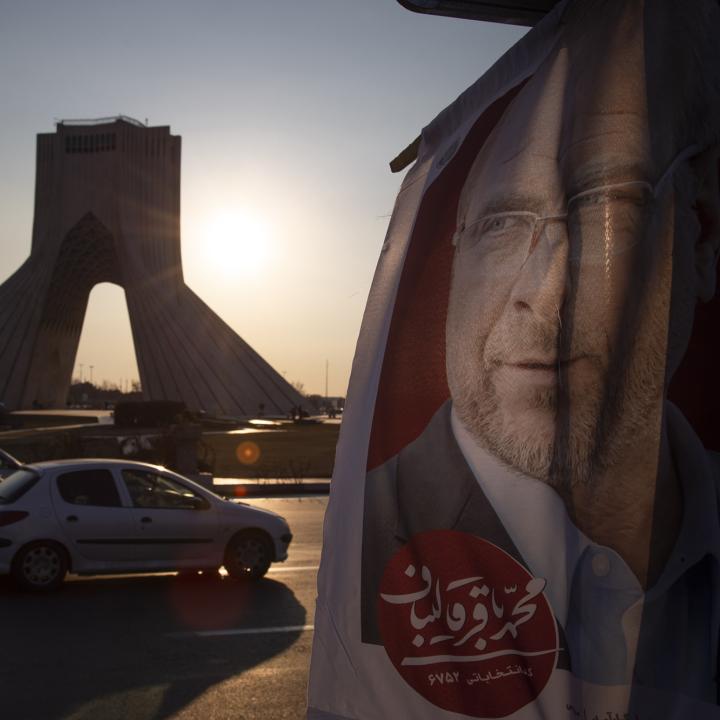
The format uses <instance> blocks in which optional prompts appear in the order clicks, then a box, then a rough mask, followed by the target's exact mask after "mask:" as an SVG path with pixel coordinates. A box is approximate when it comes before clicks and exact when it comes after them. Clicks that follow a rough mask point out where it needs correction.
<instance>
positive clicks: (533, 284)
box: [510, 221, 570, 322]
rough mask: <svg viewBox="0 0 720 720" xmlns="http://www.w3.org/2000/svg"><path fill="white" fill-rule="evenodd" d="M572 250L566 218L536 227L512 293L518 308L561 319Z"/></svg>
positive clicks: (513, 305) (546, 318)
mask: <svg viewBox="0 0 720 720" xmlns="http://www.w3.org/2000/svg"><path fill="white" fill-rule="evenodd" d="M568 252H569V249H568V237H567V229H566V227H565V223H564V222H557V221H554V222H552V221H551V222H546V223H545V224H544V225H543V226H542V227H541V228H539V229H538V230H537V231H536V236H535V238H534V240H533V246H532V247H531V248H530V251H529V253H528V256H527V257H526V258H525V262H524V263H523V265H522V267H521V268H520V271H519V273H518V276H517V278H516V280H515V284H514V285H513V289H512V293H511V295H510V304H511V306H512V309H513V310H514V311H515V312H518V313H532V314H533V315H534V316H535V318H536V319H537V320H540V321H548V320H550V321H554V322H558V320H559V317H560V311H561V309H562V307H563V303H564V302H565V298H566V297H567V294H568V290H569V283H570V272H569V264H568Z"/></svg>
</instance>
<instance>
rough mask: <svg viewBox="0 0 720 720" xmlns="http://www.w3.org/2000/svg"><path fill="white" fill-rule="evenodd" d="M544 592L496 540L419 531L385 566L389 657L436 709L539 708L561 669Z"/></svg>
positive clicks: (479, 712) (383, 607) (491, 714)
mask: <svg viewBox="0 0 720 720" xmlns="http://www.w3.org/2000/svg"><path fill="white" fill-rule="evenodd" d="M544 587H545V580H543V579H542V578H534V577H533V576H532V575H531V574H530V573H529V572H528V571H527V570H526V569H525V568H524V567H523V566H522V565H521V564H520V563H519V562H517V561H516V560H515V559H514V558H512V557H511V556H510V555H508V554H507V553H506V552H504V551H503V550H501V549H500V548H499V547H497V546H496V545H493V544H492V543H490V542H488V541H487V540H482V539H481V538H479V537H476V536H474V535H470V534H467V533H461V532H455V531H453V530H432V531H428V532H423V533H419V534H418V535H415V536H413V538H412V539H411V540H410V542H409V543H408V544H407V545H405V546H404V547H403V548H402V549H400V550H399V551H398V552H397V553H396V554H395V555H394V556H393V557H392V558H391V560H390V562H389V563H388V564H387V566H386V567H385V572H384V574H383V579H382V583H381V585H380V597H379V598H378V603H379V605H378V617H379V622H380V632H381V634H382V638H383V643H384V645H385V650H386V651H387V653H388V655H389V656H390V659H391V660H392V663H393V665H395V668H396V669H397V671H398V672H399V673H400V675H402V677H403V678H404V680H405V681H406V682H407V683H408V684H409V685H411V686H412V687H413V688H414V689H415V690H416V691H417V692H419V693H420V694H421V695H422V696H423V697H424V698H426V699H427V700H429V701H430V702H431V703H433V704H434V705H437V706H438V707H441V708H443V709H445V710H451V711H453V712H458V713H464V714H465V715H471V716H473V717H480V718H499V717H505V716H506V715H510V714H511V713H513V712H515V711H517V710H519V709H520V708H522V707H524V706H525V705H527V704H528V703H531V702H532V701H533V700H534V699H535V698H536V697H537V696H538V695H539V694H540V692H541V691H542V689H543V688H544V687H545V685H546V684H547V681H548V680H549V678H550V675H551V674H552V671H553V668H554V667H555V663H556V657H557V651H558V634H557V627H556V625H555V618H554V616H553V613H552V610H551V609H550V605H549V604H548V601H547V599H546V598H545V596H544V595H543V589H544Z"/></svg>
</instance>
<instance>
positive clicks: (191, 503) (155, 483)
mask: <svg viewBox="0 0 720 720" xmlns="http://www.w3.org/2000/svg"><path fill="white" fill-rule="evenodd" d="M122 476H123V480H124V481H125V485H126V486H127V489H128V493H130V498H131V499H132V503H133V505H134V506H135V507H139V508H161V509H174V510H205V509H206V508H208V507H209V506H210V504H209V503H208V501H207V500H205V498H203V497H200V495H197V494H196V493H194V492H193V491H192V490H191V489H190V488H188V487H186V486H185V485H183V484H182V483H179V482H176V481H175V480H173V479H172V478H169V477H166V476H164V475H159V474H158V473H153V472H148V471H145V470H130V469H126V470H123V471H122Z"/></svg>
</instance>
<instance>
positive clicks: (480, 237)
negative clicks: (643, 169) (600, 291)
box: [453, 145, 699, 274]
mask: <svg viewBox="0 0 720 720" xmlns="http://www.w3.org/2000/svg"><path fill="white" fill-rule="evenodd" d="M698 151H699V147H697V146H695V145H693V146H691V147H688V148H686V149H685V150H683V151H682V152H681V153H680V154H679V155H678V156H677V157H676V158H675V159H674V160H673V162H672V163H671V164H670V166H669V167H668V168H667V170H666V171H665V172H664V173H663V175H662V176H661V178H660V180H659V181H658V182H657V183H656V184H655V185H651V184H650V183H648V182H644V181H640V180H637V181H629V182H623V183H616V184H613V185H603V186H600V187H596V188H592V189H590V190H585V191H584V192H581V193H578V194H577V195H574V196H573V197H571V198H570V199H569V200H568V201H567V206H566V207H567V210H566V212H565V213H562V214H558V215H540V214H538V213H534V212H528V211H519V212H500V213H493V214H490V215H484V216H482V217H480V218H478V219H477V220H474V221H472V222H470V223H467V224H463V225H461V226H460V227H459V228H458V230H457V232H456V233H455V236H454V238H453V242H454V244H455V245H456V247H457V251H458V253H459V254H460V255H461V256H463V259H464V260H466V261H467V262H470V263H473V264H476V265H477V267H478V269H480V270H487V271H489V272H491V273H500V274H507V273H509V272H515V271H517V270H519V269H520V267H522V265H523V264H524V263H525V261H526V259H527V258H528V257H529V256H530V255H531V254H532V252H533V251H534V250H535V248H536V247H537V245H538V244H539V242H540V241H541V240H545V241H546V242H548V243H549V244H550V247H554V246H556V245H557V244H559V243H561V242H563V240H565V238H567V244H568V261H569V262H570V263H572V264H575V265H582V266H583V267H586V266H593V265H603V266H604V265H607V264H608V262H609V261H610V259H611V258H612V257H613V256H615V255H619V254H621V253H623V252H626V251H627V250H629V249H630V248H632V247H633V246H635V245H637V244H638V243H639V242H640V240H641V238H642V237H643V233H644V230H645V228H646V226H647V223H648V221H649V218H650V216H651V214H652V211H653V209H654V207H655V205H656V201H657V197H658V195H659V192H660V190H661V188H662V186H663V184H664V182H665V181H666V179H667V178H669V177H671V176H672V174H673V173H674V171H675V169H676V168H677V167H678V165H679V164H680V163H681V162H683V161H684V160H686V159H688V158H689V157H691V156H692V155H694V154H696V153H697V152H698Z"/></svg>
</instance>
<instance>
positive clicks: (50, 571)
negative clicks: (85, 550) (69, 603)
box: [12, 540, 68, 591]
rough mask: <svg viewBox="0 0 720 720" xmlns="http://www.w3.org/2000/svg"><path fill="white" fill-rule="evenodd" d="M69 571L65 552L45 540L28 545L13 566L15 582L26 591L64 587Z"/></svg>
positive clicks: (18, 555) (16, 557)
mask: <svg viewBox="0 0 720 720" xmlns="http://www.w3.org/2000/svg"><path fill="white" fill-rule="evenodd" d="M67 570H68V561H67V555H66V554H65V550H64V549H63V548H62V547H61V546H60V545H58V544H57V543H54V542H50V541H45V540H40V541H38V542H34V543H30V544H29V545H26V546H25V547H24V548H22V549H21V550H20V552H19V553H18V554H17V555H16V556H15V559H14V560H13V564H12V575H13V578H14V579H15V582H16V583H17V584H18V585H19V586H20V587H22V588H24V589H26V590H37V591H45V590H55V589H56V588H59V587H60V585H62V583H63V580H64V579H65V575H66V573H67Z"/></svg>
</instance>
